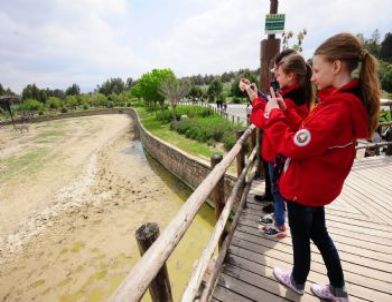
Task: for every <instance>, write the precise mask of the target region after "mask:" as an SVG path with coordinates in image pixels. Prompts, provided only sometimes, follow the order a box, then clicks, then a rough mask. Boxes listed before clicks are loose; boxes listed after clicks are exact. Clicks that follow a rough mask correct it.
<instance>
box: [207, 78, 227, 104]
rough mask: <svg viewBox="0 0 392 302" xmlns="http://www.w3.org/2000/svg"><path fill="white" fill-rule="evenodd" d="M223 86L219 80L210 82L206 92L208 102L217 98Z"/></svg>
mask: <svg viewBox="0 0 392 302" xmlns="http://www.w3.org/2000/svg"><path fill="white" fill-rule="evenodd" d="M222 90H223V84H222V82H221V81H220V80H219V79H215V80H213V81H212V82H211V84H210V86H209V87H208V90H207V95H208V97H209V99H210V100H214V101H216V99H217V98H218V96H219V95H220V94H221V93H222Z"/></svg>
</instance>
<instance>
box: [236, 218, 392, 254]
mask: <svg viewBox="0 0 392 302" xmlns="http://www.w3.org/2000/svg"><path fill="white" fill-rule="evenodd" d="M237 230H238V231H239V232H243V233H248V234H253V235H256V236H257V235H260V230H259V229H257V228H255V227H250V226H247V225H244V224H239V225H238V227H237ZM330 235H331V234H330ZM331 237H332V238H333V240H334V242H335V243H336V244H341V246H344V247H345V248H347V249H350V248H360V249H362V250H364V251H370V252H377V253H381V254H385V255H388V256H389V257H392V247H389V246H385V245H383V244H377V243H369V242H368V241H367V240H366V241H364V240H362V239H356V238H351V237H347V236H340V235H336V234H334V235H333V236H331ZM270 240H274V241H280V242H282V243H287V244H290V245H291V236H290V233H289V234H288V236H287V237H286V238H283V239H272V238H271V239H270ZM389 259H391V258H389Z"/></svg>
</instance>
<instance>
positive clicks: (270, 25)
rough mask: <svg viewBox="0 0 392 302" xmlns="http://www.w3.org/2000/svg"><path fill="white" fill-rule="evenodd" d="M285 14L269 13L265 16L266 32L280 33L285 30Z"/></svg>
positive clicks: (269, 33) (270, 33)
mask: <svg viewBox="0 0 392 302" xmlns="http://www.w3.org/2000/svg"><path fill="white" fill-rule="evenodd" d="M285 18H286V15H285V14H269V15H266V16H265V33H266V34H268V35H272V34H278V33H281V32H283V31H284V21H285Z"/></svg>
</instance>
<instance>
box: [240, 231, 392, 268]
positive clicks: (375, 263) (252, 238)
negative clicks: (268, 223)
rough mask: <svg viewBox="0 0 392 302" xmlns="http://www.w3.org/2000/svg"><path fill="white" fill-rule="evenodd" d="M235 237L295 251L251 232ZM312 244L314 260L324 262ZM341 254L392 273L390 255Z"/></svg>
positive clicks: (354, 260) (289, 246)
mask: <svg viewBox="0 0 392 302" xmlns="http://www.w3.org/2000/svg"><path fill="white" fill-rule="evenodd" d="M235 238H238V239H241V240H245V241H247V242H251V243H254V244H257V245H262V246H265V247H267V248H273V249H276V250H280V251H282V252H285V253H288V254H292V251H293V249H292V246H291V245H288V244H285V243H281V242H280V241H273V240H270V239H269V238H265V237H262V236H254V235H250V234H245V233H241V232H237V233H236V234H235ZM311 246H312V257H313V260H315V261H318V262H319V263H324V261H323V259H322V257H321V255H320V253H319V251H318V249H317V247H316V246H315V245H311ZM339 256H340V259H341V260H342V261H346V262H348V263H352V264H355V265H359V266H361V265H362V267H368V268H372V269H377V270H380V271H384V272H387V273H392V263H391V262H392V261H391V259H390V257H386V258H385V257H384V258H383V259H385V261H380V260H377V259H371V258H369V257H363V256H358V255H355V254H352V253H347V252H345V251H342V250H339Z"/></svg>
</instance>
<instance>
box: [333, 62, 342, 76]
mask: <svg viewBox="0 0 392 302" xmlns="http://www.w3.org/2000/svg"><path fill="white" fill-rule="evenodd" d="M342 67H343V66H342V61H341V60H335V61H333V63H332V72H333V73H334V74H338V73H339V72H340V71H341V70H342Z"/></svg>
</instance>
